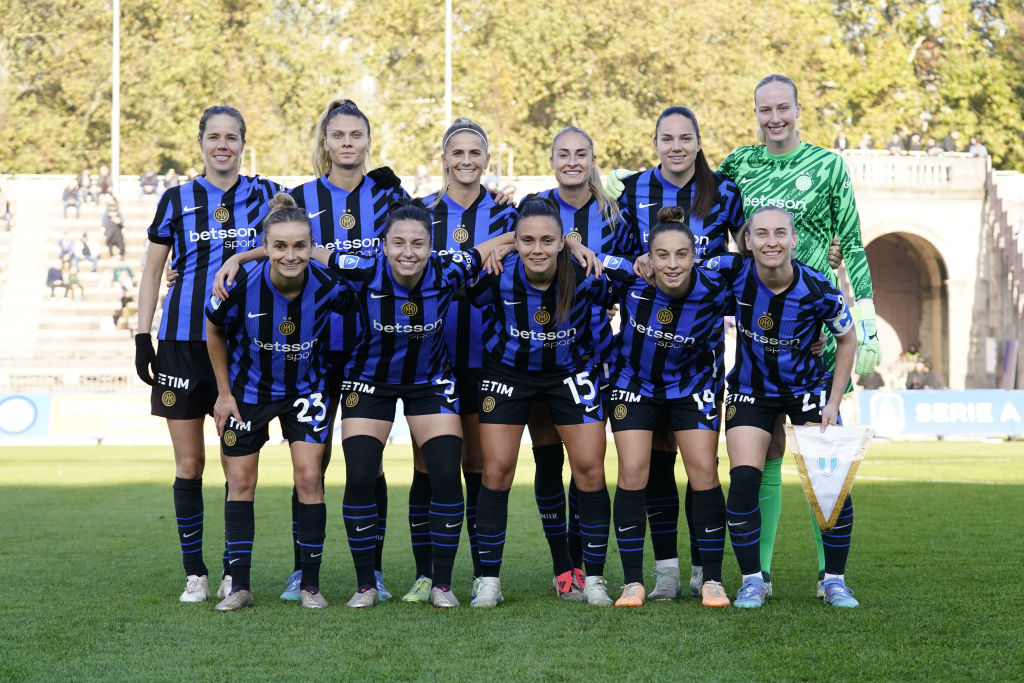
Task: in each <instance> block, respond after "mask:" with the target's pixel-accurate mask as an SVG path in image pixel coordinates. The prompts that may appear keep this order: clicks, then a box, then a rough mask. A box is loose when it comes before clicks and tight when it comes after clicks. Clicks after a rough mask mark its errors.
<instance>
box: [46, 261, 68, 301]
mask: <svg viewBox="0 0 1024 683" xmlns="http://www.w3.org/2000/svg"><path fill="white" fill-rule="evenodd" d="M63 265H64V262H63V261H61V260H59V259H58V260H57V261H54V262H53V263H51V264H50V269H49V270H48V271H46V286H47V287H49V288H50V298H51V299H52V298H54V296H55V295H56V290H57V288H58V287H63V288H64V297H65V298H67V296H68V285H67V282H65V281H64V273H63V272H61V268H62V266H63Z"/></svg>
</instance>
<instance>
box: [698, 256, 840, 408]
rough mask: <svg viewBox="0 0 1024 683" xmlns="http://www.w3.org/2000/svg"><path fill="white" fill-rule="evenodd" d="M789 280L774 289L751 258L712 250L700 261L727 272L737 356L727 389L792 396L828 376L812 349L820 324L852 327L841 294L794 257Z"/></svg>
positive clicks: (836, 330)
mask: <svg viewBox="0 0 1024 683" xmlns="http://www.w3.org/2000/svg"><path fill="white" fill-rule="evenodd" d="M792 263H793V282H792V284H790V286H789V287H788V288H786V290H785V291H783V292H781V293H779V294H774V293H773V292H772V291H771V290H770V289H768V288H767V287H766V286H765V285H764V284H762V283H761V280H760V278H758V276H757V266H756V265H755V263H754V260H753V259H752V258H749V257H747V258H744V257H742V256H738V255H736V254H726V255H724V256H716V257H714V258H711V259H708V260H707V261H705V262H704V263H703V264H702V266H703V267H705V268H707V269H708V270H712V271H715V272H718V273H721V275H722V276H723V277H724V278H725V280H726V282H727V283H728V285H729V289H730V292H731V298H732V302H731V304H730V307H731V308H732V310H733V314H734V315H735V316H736V362H735V365H734V366H733V369H732V371H731V372H730V373H729V377H728V385H729V391H731V392H734V393H746V394H755V395H757V396H795V395H798V394H804V393H807V392H809V391H816V390H818V389H820V388H821V387H822V386H823V385H824V384H825V382H826V381H827V380H828V378H829V372H828V370H827V369H826V368H825V364H824V362H823V361H822V359H821V358H820V357H818V356H815V355H814V354H812V353H811V345H812V344H814V342H816V341H817V340H818V335H819V333H820V332H821V326H822V325H823V324H824V325H827V326H828V328H829V330H830V331H832V332H833V333H834V334H836V335H841V334H845V333H846V332H849V331H850V330H851V329H852V328H853V317H852V316H851V314H850V310H849V309H848V308H847V306H846V301H845V300H844V298H843V295H842V294H841V293H840V292H839V290H837V289H836V288H835V287H833V286H832V283H830V282H829V281H828V279H827V278H826V277H825V276H824V275H822V274H821V273H819V272H818V271H816V270H814V269H813V268H811V267H809V266H805V265H804V264H802V263H800V262H799V261H793V262H792Z"/></svg>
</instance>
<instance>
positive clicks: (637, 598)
mask: <svg viewBox="0 0 1024 683" xmlns="http://www.w3.org/2000/svg"><path fill="white" fill-rule="evenodd" d="M686 222H687V221H686V215H685V213H684V211H683V209H682V207H679V206H672V207H665V208H663V209H661V211H659V212H658V223H657V224H656V225H655V226H654V227H653V228H652V229H651V231H650V234H649V239H648V242H647V249H648V254H649V257H650V265H651V267H652V268H653V271H654V278H653V279H654V284H653V285H650V284H648V283H647V281H645V280H643V279H641V278H639V277H637V276H634V275H633V274H632V269H629V270H626V271H623V270H616V269H611V268H609V269H606V270H605V273H606V274H607V276H608V277H609V278H610V279H612V280H613V281H617V282H618V286H617V288H616V289H617V290H618V296H619V305H620V308H621V310H622V330H621V332H620V334H619V335H618V336H617V337H616V343H615V353H614V363H613V366H612V372H611V381H612V386H613V388H612V390H611V398H610V401H609V403H608V405H609V410H610V411H611V414H612V415H611V424H612V431H613V432H614V434H615V448H616V450H617V451H618V454H619V479H618V486H617V488H616V489H615V504H614V510H615V530H616V534H615V536H616V540H617V541H618V546H619V555H620V556H621V559H622V569H623V573H624V575H625V586H624V587H623V590H622V597H620V598H619V599H618V600H617V601H616V602H615V604H616V606H619V607H640V606H641V605H643V604H644V585H643V583H642V580H643V553H644V535H645V534H646V530H647V524H646V522H647V519H646V515H645V514H644V488H645V487H646V486H647V485H648V482H647V479H648V474H649V469H650V463H651V440H652V438H653V436H654V429H655V425H656V423H657V422H658V419H659V416H667V417H668V421H669V425H670V427H671V429H672V431H673V432H674V438H675V440H676V442H677V443H678V445H679V451H680V453H682V457H683V465H684V466H685V467H686V477H687V480H688V481H689V483H690V486H691V487H692V488H693V494H692V495H693V519H694V522H695V526H696V536H697V546H698V552H699V553H700V561H699V563H698V564H699V565H700V566H701V567H702V568H703V574H704V575H703V584H702V588H701V592H702V597H703V603H704V605H706V606H708V607H725V606H728V604H729V598H728V597H727V596H726V594H725V590H724V589H723V588H722V552H723V549H724V548H725V499H724V498H723V497H722V487H721V484H720V483H719V481H718V463H717V460H718V458H717V450H718V424H719V416H718V404H719V395H718V393H719V390H720V388H721V377H720V367H721V361H720V358H719V356H720V354H721V348H720V347H721V342H722V330H721V327H722V316H723V315H725V314H726V313H727V312H728V311H730V310H731V309H730V308H729V307H728V304H729V295H728V291H727V289H726V285H725V282H724V281H723V279H722V278H721V277H720V276H719V275H718V274H717V273H709V272H707V271H705V270H703V269H701V268H695V267H694V265H695V263H696V258H695V251H696V246H697V245H696V239H695V236H694V234H693V233H692V232H691V231H690V228H689V227H687V226H686Z"/></svg>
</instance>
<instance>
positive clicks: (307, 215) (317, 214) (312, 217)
mask: <svg viewBox="0 0 1024 683" xmlns="http://www.w3.org/2000/svg"><path fill="white" fill-rule="evenodd" d="M326 210H327V209H324V210H323V211H317V212H316V213H307V214H306V217H307V218H309V220H313V219H314V218H316V217H317V216H319V215H320V214H322V213H323V212H324V211H326Z"/></svg>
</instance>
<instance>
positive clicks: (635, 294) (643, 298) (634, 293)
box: [629, 292, 650, 301]
mask: <svg viewBox="0 0 1024 683" xmlns="http://www.w3.org/2000/svg"><path fill="white" fill-rule="evenodd" d="M629 295H630V296H631V297H633V298H634V299H639V300H640V301H650V299H648V298H647V297H646V296H639V295H637V293H636V292H630V293H629Z"/></svg>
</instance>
